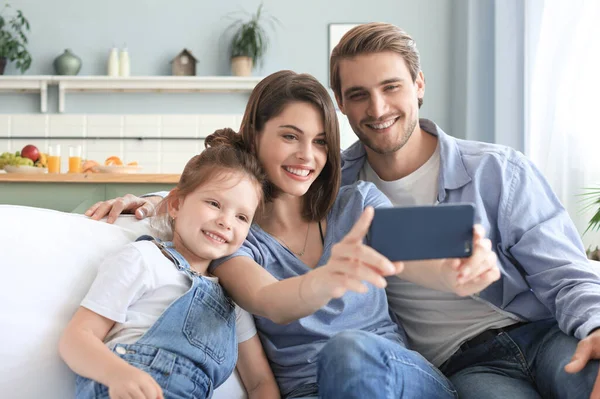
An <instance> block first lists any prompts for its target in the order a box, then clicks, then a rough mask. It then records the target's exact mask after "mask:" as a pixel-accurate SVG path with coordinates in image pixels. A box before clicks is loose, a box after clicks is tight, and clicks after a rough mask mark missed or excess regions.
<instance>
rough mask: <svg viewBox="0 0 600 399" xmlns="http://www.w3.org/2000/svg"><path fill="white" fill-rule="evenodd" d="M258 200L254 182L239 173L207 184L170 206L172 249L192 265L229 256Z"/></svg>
mask: <svg viewBox="0 0 600 399" xmlns="http://www.w3.org/2000/svg"><path fill="white" fill-rule="evenodd" d="M259 200H260V199H259V190H258V188H257V186H256V183H255V182H253V181H251V180H250V179H249V178H248V177H247V176H245V175H243V174H241V173H235V172H230V173H229V174H227V175H226V176H225V177H223V176H220V177H219V178H218V179H215V180H213V181H208V182H207V183H205V184H203V185H202V186H200V187H198V188H197V189H196V190H195V191H193V192H191V193H190V194H188V195H187V196H186V197H185V198H183V199H182V200H179V201H174V203H173V204H172V206H171V207H170V208H171V209H170V210H169V213H170V214H171V216H172V217H174V218H175V230H174V232H173V233H174V234H173V243H174V245H175V248H177V249H178V250H179V251H180V252H182V255H183V256H184V257H185V258H186V260H188V262H190V264H192V265H194V264H195V263H205V262H206V261H211V260H214V259H218V258H221V257H223V256H227V255H231V254H232V253H234V252H235V251H236V250H237V249H238V248H239V247H240V246H241V245H242V243H243V242H244V240H245V239H246V236H247V235H248V229H249V228H250V225H251V223H252V218H253V217H254V212H256V208H257V206H258V203H259Z"/></svg>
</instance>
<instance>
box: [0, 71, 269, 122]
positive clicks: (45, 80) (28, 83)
mask: <svg viewBox="0 0 600 399" xmlns="http://www.w3.org/2000/svg"><path fill="white" fill-rule="evenodd" d="M261 79H262V78H261V77H255V76H249V77H238V76H130V77H112V76H54V75H52V76H45V75H41V76H0V91H5V92H6V91H12V92H37V91H39V92H40V103H41V106H40V108H41V111H42V112H47V108H48V105H47V104H48V100H47V98H48V94H47V91H48V86H58V111H59V112H61V113H62V112H64V111H65V103H66V94H67V93H69V92H105V93H108V92H113V93H115V92H116V93H140V92H157V93H193V92H209V93H210V92H212V93H217V92H219V93H222V92H250V91H252V89H254V86H256V85H257V84H258V82H260V80H261Z"/></svg>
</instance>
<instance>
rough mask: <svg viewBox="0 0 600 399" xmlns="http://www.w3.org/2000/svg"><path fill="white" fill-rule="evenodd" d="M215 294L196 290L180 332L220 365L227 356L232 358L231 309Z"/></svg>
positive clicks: (233, 331)
mask: <svg viewBox="0 0 600 399" xmlns="http://www.w3.org/2000/svg"><path fill="white" fill-rule="evenodd" d="M218 294H219V293H215V294H212V293H211V292H209V291H205V290H203V289H201V288H197V289H196V292H195V293H194V299H193V300H192V305H191V306H190V308H189V310H188V314H187V317H186V318H185V324H184V326H183V333H184V335H185V336H186V338H187V340H188V342H189V343H190V344H191V345H193V346H195V347H197V348H199V349H202V350H203V351H204V352H205V353H206V354H207V355H208V356H210V357H211V358H212V359H213V360H214V361H215V362H217V363H218V364H221V363H223V361H224V360H225V358H226V357H227V356H233V355H234V353H233V351H232V349H235V348H234V346H235V344H236V342H235V309H234V305H233V303H232V302H231V301H230V300H229V298H227V297H226V296H225V295H218Z"/></svg>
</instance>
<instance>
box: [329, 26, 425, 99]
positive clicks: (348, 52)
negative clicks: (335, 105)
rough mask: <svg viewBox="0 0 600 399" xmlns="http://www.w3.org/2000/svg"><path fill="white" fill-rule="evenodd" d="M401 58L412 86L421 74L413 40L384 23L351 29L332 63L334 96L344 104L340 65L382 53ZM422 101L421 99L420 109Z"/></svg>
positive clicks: (331, 73) (332, 55) (335, 52)
mask: <svg viewBox="0 0 600 399" xmlns="http://www.w3.org/2000/svg"><path fill="white" fill-rule="evenodd" d="M387 51H390V52H394V53H397V54H399V55H400V56H401V57H402V58H403V59H404V62H406V66H407V67H408V70H409V71H410V76H411V78H412V80H413V82H414V81H415V80H416V79H417V75H418V74H419V71H420V70H421V61H420V57H419V50H417V45H416V43H415V41H414V40H413V38H412V37H410V35H409V34H408V33H406V32H405V31H404V30H402V29H400V28H399V27H397V26H395V25H392V24H386V23H383V22H372V23H368V24H363V25H358V26H356V27H354V28H352V29H350V30H349V31H348V32H347V33H346V34H345V35H344V36H343V37H342V39H341V40H340V42H339V43H338V45H337V46H335V48H334V49H333V51H332V53H331V60H330V63H329V78H330V82H329V83H330V85H331V88H332V89H333V92H334V93H335V95H336V96H337V97H338V98H339V99H340V101H341V100H342V83H341V81H340V61H341V60H343V59H345V58H351V57H355V56H357V55H361V54H372V53H382V52H387ZM422 104H423V99H422V98H419V107H421V105H422Z"/></svg>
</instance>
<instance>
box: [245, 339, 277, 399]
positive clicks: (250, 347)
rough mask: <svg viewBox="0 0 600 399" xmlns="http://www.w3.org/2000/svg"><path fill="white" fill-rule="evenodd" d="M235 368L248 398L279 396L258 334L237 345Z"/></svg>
mask: <svg viewBox="0 0 600 399" xmlns="http://www.w3.org/2000/svg"><path fill="white" fill-rule="evenodd" d="M236 367H237V370H238V372H239V374H240V377H241V379H242V382H243V383H244V387H245V388H246V391H247V392H248V398H249V399H263V398H264V399H272V398H280V397H281V396H280V394H279V387H278V386H277V382H275V377H274V376H273V372H272V371H271V367H270V366H269V362H268V360H267V357H266V356H265V352H264V351H263V348H262V345H261V343H260V340H259V339H258V335H254V336H253V337H252V338H250V339H248V340H247V341H244V342H242V343H240V344H239V345H238V362H237V366H236Z"/></svg>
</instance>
